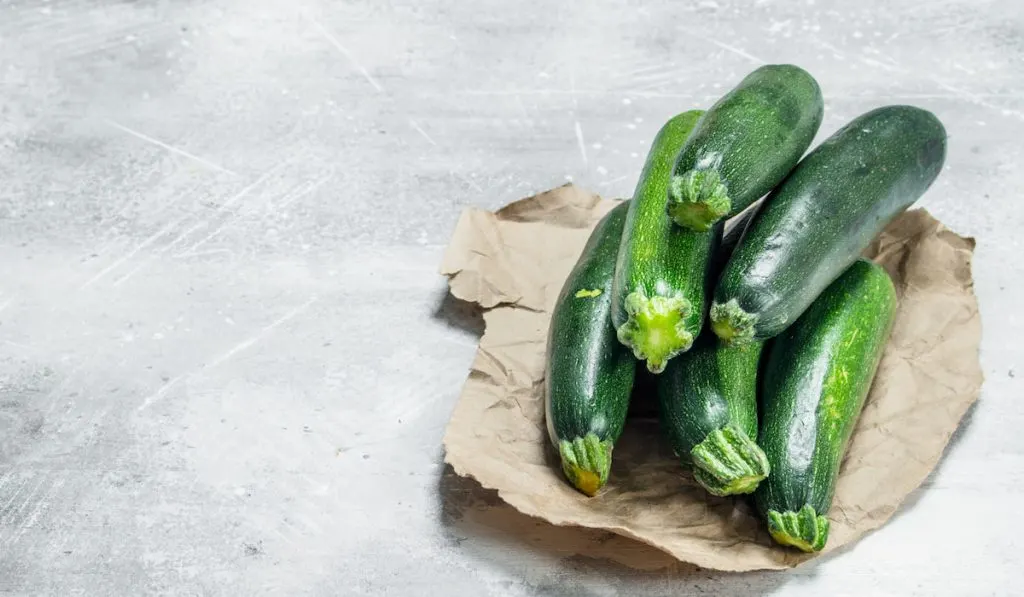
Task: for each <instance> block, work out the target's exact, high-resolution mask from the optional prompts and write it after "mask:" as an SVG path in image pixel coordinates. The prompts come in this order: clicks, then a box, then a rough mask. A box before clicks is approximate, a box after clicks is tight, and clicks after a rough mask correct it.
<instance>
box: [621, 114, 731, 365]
mask: <svg viewBox="0 0 1024 597" xmlns="http://www.w3.org/2000/svg"><path fill="white" fill-rule="evenodd" d="M702 114H703V112H702V111H700V110H691V111H689V112H684V113H682V114H679V115H677V116H675V117H673V118H672V119H670V120H669V121H668V122H667V123H665V125H664V126H662V128H661V130H660V131H659V132H658V134H657V136H656V137H655V139H654V142H653V143H652V145H651V149H650V151H649V153H648V156H647V162H646V163H645V165H644V169H643V172H642V173H641V174H640V179H639V181H638V182H637V186H636V190H635V192H634V194H633V199H632V201H631V203H630V207H629V213H628V214H627V215H626V224H625V228H624V230H623V233H622V242H621V244H620V247H619V255H618V261H617V263H616V266H615V281H614V287H613V291H612V324H613V325H614V326H615V329H616V332H617V335H618V338H619V341H620V342H621V343H622V344H624V345H625V346H628V347H629V348H630V349H631V350H632V351H633V354H634V355H635V356H636V358H637V359H638V360H641V361H645V362H646V364H647V369H648V370H649V371H651V372H652V373H661V371H662V370H664V368H665V364H666V363H667V362H668V360H669V359H671V358H672V357H674V356H675V355H677V354H679V353H681V352H685V351H686V350H689V348H690V346H691V345H692V344H693V339H694V338H695V337H696V336H697V334H698V333H699V332H700V329H701V327H702V326H703V324H704V312H705V311H706V304H707V300H708V298H709V297H708V295H709V292H708V288H709V287H710V286H711V283H712V279H711V256H712V254H713V253H714V251H715V249H716V248H717V246H718V242H719V241H720V239H721V234H722V226H721V225H716V226H713V227H712V229H711V230H709V231H707V232H695V231H692V230H685V229H683V228H680V227H678V226H675V225H673V224H672V221H671V220H670V219H669V218H668V216H667V215H666V214H665V205H666V203H667V201H668V185H669V179H670V177H671V173H672V164H673V162H674V160H675V156H676V155H677V154H678V153H679V150H680V149H681V148H682V147H683V144H684V143H685V142H686V139H687V138H688V137H689V136H690V132H691V131H692V130H693V127H694V126H695V125H696V123H697V121H698V120H699V119H700V116H701V115H702Z"/></svg>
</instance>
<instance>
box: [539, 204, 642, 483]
mask: <svg viewBox="0 0 1024 597" xmlns="http://www.w3.org/2000/svg"><path fill="white" fill-rule="evenodd" d="M628 209H629V202H623V203H621V204H619V205H617V206H615V207H614V208H612V210H611V211H610V212H608V214H606V215H605V216H604V218H603V219H602V220H601V221H600V222H598V224H597V226H596V227H595V228H594V230H593V232H591V234H590V238H589V239H588V240H587V244H586V245H585V246H584V248H583V251H582V253H581V254H580V257H579V259H578V260H577V262H576V264H575V266H574V267H573V269H572V271H571V272H570V273H569V276H568V278H566V281H565V283H564V284H563V286H562V290H561V292H560V293H559V295H558V299H557V300H556V302H555V307H554V311H553V312H552V316H551V325H550V327H549V330H548V343H547V374H546V376H545V385H546V392H545V401H546V403H545V406H546V412H547V426H548V434H549V436H550V438H551V441H552V442H553V443H554V445H555V446H556V447H557V448H558V450H559V454H560V456H561V458H562V469H563V472H564V473H565V475H566V477H567V478H568V479H569V481H570V482H571V483H573V485H574V486H575V487H576V488H577V489H579V490H580V491H582V492H583V493H585V494H587V495H594V494H596V493H597V492H598V490H600V489H601V487H602V486H604V484H605V482H606V481H607V480H608V473H609V470H610V467H611V455H612V448H613V446H614V443H615V441H616V440H618V439H619V436H620V435H621V434H622V428H623V425H624V424H625V422H626V411H627V410H628V408H629V400H630V393H631V392H632V389H633V381H634V373H635V371H636V361H635V360H634V359H633V355H632V354H630V352H629V350H628V349H626V348H625V347H624V346H622V345H621V344H620V343H619V341H618V340H617V339H616V337H615V329H614V328H613V327H612V325H611V305H612V293H611V291H612V277H613V275H614V273H615V261H616V257H617V255H618V249H619V240H620V239H621V237H622V229H623V225H624V224H625V222H626V212H627V210H628Z"/></svg>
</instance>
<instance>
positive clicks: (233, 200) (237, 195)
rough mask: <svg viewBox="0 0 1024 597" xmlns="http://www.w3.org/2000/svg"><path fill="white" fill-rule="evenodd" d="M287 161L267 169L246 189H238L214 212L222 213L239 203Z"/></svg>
mask: <svg viewBox="0 0 1024 597" xmlns="http://www.w3.org/2000/svg"><path fill="white" fill-rule="evenodd" d="M287 163H288V162H281V163H279V164H277V165H276V166H274V167H273V168H271V169H269V170H267V171H266V172H264V173H263V174H262V175H260V177H259V178H257V179H256V180H254V181H253V182H252V183H251V184H249V185H247V186H246V187H245V188H244V189H242V190H241V191H238V192H237V193H235V194H234V195H232V196H231V198H230V199H228V200H227V201H225V202H224V203H221V204H220V206H219V207H218V208H217V211H216V212H214V213H215V214H219V213H222V212H223V211H225V210H227V208H229V207H231V206H232V205H234V204H235V203H237V202H238V201H239V200H240V199H242V197H245V196H246V195H248V194H249V192H250V191H252V190H253V189H255V188H256V187H258V186H260V185H261V184H263V183H264V182H266V180H267V179H268V178H270V177H271V176H273V175H274V174H276V173H277V171H278V170H280V169H281V168H284V167H285V165H287Z"/></svg>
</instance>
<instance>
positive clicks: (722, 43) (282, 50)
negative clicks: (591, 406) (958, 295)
mask: <svg viewBox="0 0 1024 597" xmlns="http://www.w3.org/2000/svg"><path fill="white" fill-rule="evenodd" d="M1022 27H1024V4H1022V3H1021V2H1019V0H990V1H980V2H979V1H974V0H941V1H935V2H895V1H893V0H862V1H860V2H855V3H854V2H844V1H841V0H806V1H801V2H783V1H782V0H759V1H753V0H751V1H750V2H743V1H739V0H703V1H700V2H689V3H670V2H666V1H634V2H628V3H622V2H612V1H610V0H600V1H597V2H578V3H568V2H565V3H552V2H545V1H542V0H524V1H522V2H499V1H492V0H478V1H476V2H453V1H450V0H445V1H442V0H428V1H426V2H411V1H410V2H384V1H381V0H363V1H360V2H345V3H341V2H330V1H327V0H298V1H295V2H276V1H273V0H207V1H200V0H192V1H181V2H177V1H175V2H171V1H155V0H154V1H145V0H139V1H135V2H115V1H113V0H110V1H98V0H49V1H45V0H0V102H2V105H0V593H4V594H12V595H62V596H63V595H89V596H97V595H142V594H167V595H459V596H461V595H465V596H467V597H468V596H474V597H476V596H487V595H494V596H499V595H500V596H505V595H509V596H516V595H588V596H590V595H593V596H606V595H630V596H632V595H637V596H647V595H698V594H705V593H706V594H715V595H762V594H764V595H769V594H778V595H782V594H785V595H814V596H819V595H857V596H867V595H927V596H945V595H950V596H952V595H972V596H981V595H1011V594H1019V588H1018V584H1019V560H1020V557H1019V546H1020V544H1021V537H1022V536H1024V520H1022V515H1021V510H1020V508H1019V507H1018V504H1019V503H1020V502H1021V501H1022V499H1024V475H1022V472H1021V471H1024V435H1022V434H1021V433H1020V429H1021V428H1022V427H1024V406H1022V404H1024V403H1022V402H1021V400H1020V398H1021V396H1022V394H1024V384H1022V380H1024V363H1022V358H1021V357H1022V356H1024V353H1022V348H1021V346H1022V343H1021V341H1020V339H1021V338H1022V337H1024V319H1022V318H1021V317H1020V315H1019V314H1017V312H1016V310H1017V309H1019V308H1020V306H1021V305H1022V304H1024V293H1022V288H1024V287H1022V280H1024V266H1022V264H1024V260H1022V259H1021V251H1022V247H1021V243H1020V234H1019V229H1020V227H1021V225H1022V224H1024V218H1022V216H1021V213H1022V212H1021V209H1020V207H1019V206H1018V205H1019V197H1018V195H1019V194H1020V192H1021V188H1022V183H1024V175H1022V173H1021V172H1022V171H1021V168H1020V163H1021V160H1022V157H1024V156H1022V151H1021V147H1022V144H1021V142H1020V139H1021V138H1024V33H1022ZM764 62H795V63H797V64H800V65H802V66H804V67H805V68H807V69H808V70H809V71H810V72H811V73H813V74H814V75H815V76H816V77H817V79H818V81H819V82H820V83H821V86H822V88H823V90H824V93H825V97H826V115H825V122H824V125H823V126H822V129H821V133H820V135H819V139H820V138H823V137H824V136H826V135H828V134H831V132H833V131H834V130H835V129H837V128H838V127H839V126H840V125H842V124H843V123H844V122H846V121H847V120H849V119H851V118H853V117H855V116H857V115H858V114H860V113H862V112H864V111H866V110H868V109H870V108H873V107H876V106H878V105H881V104H885V103H913V104H916V105H920V106H922V107H926V108H928V109H930V110H932V111H934V112H935V113H936V114H938V115H939V117H940V118H941V119H942V120H943V121H944V122H945V124H946V126H947V129H948V131H949V134H950V149H949V156H948V160H947V167H946V170H945V172H944V173H943V175H942V176H941V177H940V179H939V181H938V182H937V183H936V184H935V186H934V187H933V188H932V190H930V191H929V193H928V194H927V195H926V196H925V198H924V199H923V200H922V201H921V203H920V205H923V206H924V207H927V208H928V209H929V210H930V211H931V212H932V213H933V214H934V215H936V216H937V217H938V218H939V219H941V220H942V221H943V222H944V223H946V224H947V225H948V226H950V227H951V228H952V229H954V230H955V231H957V232H958V233H960V234H964V235H970V236H974V237H976V238H977V239H978V248H977V253H976V257H975V265H974V273H975V280H976V287H975V288H976V291H977V294H978V296H979V299H980V304H981V312H982V317H983V319H984V340H983V351H982V364H983V369H984V372H985V375H986V383H985V386H984V389H983V392H982V397H981V401H980V403H979V404H978V405H977V406H976V408H974V409H972V411H971V412H970V413H969V415H968V417H967V418H966V419H965V422H964V425H963V427H962V429H961V431H960V432H959V433H958V434H957V436H956V437H955V439H954V441H953V443H952V444H951V446H950V447H949V449H948V451H947V455H946V457H945V458H944V460H943V461H942V463H941V464H940V466H939V468H938V470H937V472H936V473H935V474H934V475H933V476H932V477H931V478H930V479H929V480H928V481H927V483H926V484H925V486H924V487H922V488H921V489H920V490H919V491H917V492H916V493H915V494H914V496H913V498H912V499H911V500H910V501H909V502H908V503H907V504H906V505H905V506H904V507H903V508H901V510H900V511H899V513H898V514H897V515H896V517H895V518H894V519H893V520H892V521H891V522H890V523H889V524H888V525H886V526H885V527H883V528H882V529H880V530H879V531H877V532H875V533H872V534H871V535H869V536H868V537H866V538H865V539H863V540H862V541H860V542H859V543H857V544H856V545H854V546H852V547H851V548H849V549H846V550H843V551H842V552H841V553H839V554H836V555H834V556H830V557H827V558H824V559H822V560H821V561H819V562H816V563H814V564H812V565H808V566H804V567H801V568H799V569H797V570H795V571H790V572H787V573H758V574H744V575H728V574H719V573H713V572H707V571H695V570H692V569H687V568H684V567H680V568H679V569H678V570H673V571H668V572H658V573H646V572H636V571H632V570H630V569H627V568H624V567H621V566H619V565H615V564H610V563H608V562H605V561H599V560H591V559H585V558H579V557H566V554H561V553H557V552H555V551H552V550H551V549H545V547H544V540H543V537H544V536H545V534H546V533H571V532H574V531H572V530H571V529H553V528H545V527H543V526H542V525H536V524H535V523H533V522H532V521H530V520H527V519H525V518H524V519H523V520H521V521H520V523H521V524H519V525H518V526H521V528H520V529H518V531H519V532H518V533H510V532H507V531H506V530H502V529H501V528H496V527H495V526H494V525H489V524H487V521H486V517H482V518H481V517H480V516H477V515H475V514H474V515H470V513H471V512H479V510H480V509H479V504H481V503H484V504H485V505H486V504H487V503H488V500H490V501H491V502H493V498H492V497H491V496H489V495H488V494H486V492H482V491H480V490H479V489H478V488H477V487H475V486H474V484H473V483H471V482H469V481H464V480H461V479H458V478H455V477H453V476H451V474H450V473H449V472H447V471H446V470H445V468H444V466H443V465H442V459H443V454H442V450H441V446H440V442H441V436H442V432H443V429H444V425H445V423H446V421H447V419H448V415H449V413H450V412H451V408H452V406H453V404H454V401H455V398H456V396H457V394H458V392H459V390H460V387H461V385H462V382H463V380H464V378H465V376H466V373H467V370H468V367H469V364H470V362H471V359H472V356H473V353H474V349H475V343H476V338H477V336H476V335H477V334H478V333H479V332H480V329H479V324H478V320H477V319H476V318H474V316H473V314H472V313H471V312H469V311H468V310H467V309H465V308H464V306H462V305H459V304H457V303H456V302H454V301H451V300H446V298H445V296H446V285H445V280H444V279H443V278H441V277H440V276H439V275H438V274H437V266H438V264H439V262H440V258H441V254H442V251H443V248H444V246H445V243H446V241H447V239H448V237H449V235H450V234H451V232H452V229H453V227H454V224H455V222H456V219H457V218H458V215H459V213H460V211H461V210H462V209H463V208H465V207H468V206H479V207H484V208H495V207H498V206H500V205H502V204H504V203H507V202H509V201H512V200H514V199H517V198H520V197H523V196H527V195H530V194H533V193H535V192H539V191H543V190H546V189H549V188H551V187H554V186H557V185H559V184H562V183H563V182H565V181H566V180H573V181H575V182H576V183H578V184H580V185H582V186H583V187H585V188H588V189H591V190H593V191H596V192H599V193H601V194H603V195H606V196H619V197H622V196H628V195H629V194H630V193H631V191H632V187H633V184H634V183H635V181H636V177H637V175H638V174H639V170H640V166H641V164H642V161H643V158H644V155H645V152H646V150H647V148H648V146H649V144H650V141H651V139H652V137H653V135H654V133H655V131H656V130H657V129H658V128H659V126H660V125H661V124H662V123H663V122H664V121H665V120H666V119H667V118H668V117H670V116H671V115H673V114H675V113H677V112H680V111H682V110H685V109H690V108H692V107H694V106H704V107H706V106H708V105H710V103H712V102H713V101H714V99H715V98H716V97H717V96H718V95H719V94H720V93H722V92H724V90H725V89H727V88H728V87H729V86H730V85H731V84H734V83H735V82H736V81H738V80H739V79H740V78H741V77H742V76H743V75H745V74H746V73H747V72H749V71H750V70H751V69H752V68H754V67H756V66H757V65H759V64H762V63H764ZM493 508H501V506H500V505H499V504H494V505H493ZM524 537H525V539H524ZM1015 561H1016V562H1018V564H1014V563H1013V562H1015ZM1013 570H1018V572H1016V573H1014V572H1013Z"/></svg>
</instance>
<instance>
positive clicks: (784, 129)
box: [668, 64, 824, 230]
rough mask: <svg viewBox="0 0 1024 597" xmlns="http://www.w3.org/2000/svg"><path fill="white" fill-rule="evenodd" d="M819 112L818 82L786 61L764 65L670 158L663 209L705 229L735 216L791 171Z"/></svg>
mask: <svg viewBox="0 0 1024 597" xmlns="http://www.w3.org/2000/svg"><path fill="white" fill-rule="evenodd" d="M823 115H824V100H823V99H822V94H821V88H820V87H819V86H818V83H817V81H815V80H814V77H812V76H811V75H810V74H809V73H808V72H807V71H805V70H803V69H802V68H800V67H798V66H794V65H791V64H769V65H765V66H762V67H760V68H758V69H756V70H754V71H753V72H751V73H750V74H748V75H747V76H746V77H744V78H743V80H742V81H740V83H739V84H738V85H737V86H736V87H734V88H733V89H731V90H730V91H729V92H728V93H726V94H725V95H724V96H722V98H721V99H719V100H718V101H717V102H716V103H715V104H714V105H713V106H712V107H711V108H710V109H709V110H708V111H707V113H705V114H704V116H703V117H702V118H701V120H700V122H699V123H698V124H697V127H696V128H695V129H694V131H693V134H692V135H691V136H690V139H689V140H688V141H687V142H686V146H685V147H683V150H682V152H680V154H679V156H678V159H677V160H676V163H675V166H674V169H673V176H672V183H671V186H670V191H669V196H670V199H669V205H668V211H669V214H670V215H671V217H672V219H673V220H674V221H675V222H676V223H677V224H679V225H680V226H683V227H686V228H690V229H692V230H707V229H709V227H710V226H711V225H712V224H713V223H714V222H716V221H718V220H719V219H720V218H723V217H731V216H734V215H736V214H738V213H740V212H741V211H743V210H744V209H745V208H746V207H747V206H749V205H750V204H752V203H753V202H754V201H757V199H758V198H760V197H762V196H763V195H764V194H765V193H767V192H768V191H770V190H772V188H774V187H775V186H776V185H777V184H778V183H779V182H781V181H782V179H783V178H785V177H786V175H787V174H789V172H790V170H792V169H793V166H795V165H796V164H797V162H798V161H799V160H800V157H801V156H802V155H803V154H804V151H806V150H807V148H808V147H809V146H810V144H811V142H812V141H813V140H814V136H815V135H816V134H817V132H818V128H819V127H820V126H821V120H822V117H823Z"/></svg>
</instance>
